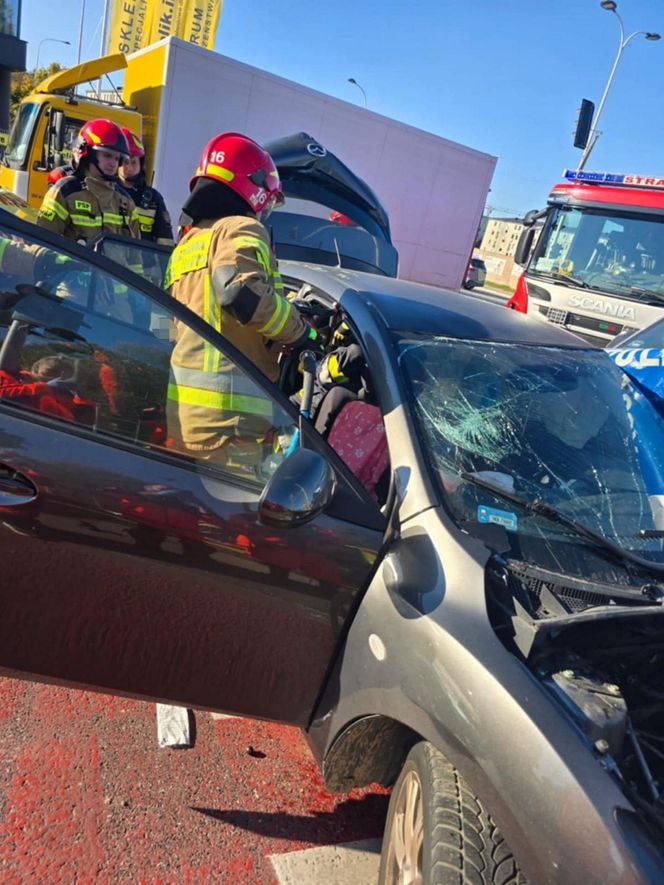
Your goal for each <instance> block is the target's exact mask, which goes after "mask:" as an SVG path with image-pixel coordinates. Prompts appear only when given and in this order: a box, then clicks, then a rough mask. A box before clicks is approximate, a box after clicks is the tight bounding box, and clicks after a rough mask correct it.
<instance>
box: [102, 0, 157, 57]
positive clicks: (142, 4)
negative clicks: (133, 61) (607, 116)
mask: <svg viewBox="0 0 664 885" xmlns="http://www.w3.org/2000/svg"><path fill="white" fill-rule="evenodd" d="M151 5H152V4H151V0H113V2H112V3H111V14H110V24H109V29H108V45H107V50H106V51H107V52H109V53H110V52H125V53H128V52H137V51H138V50H139V49H143V47H144V46H147V45H148V43H150V42H151V40H150V15H151V13H152V10H151V9H150V6H151Z"/></svg>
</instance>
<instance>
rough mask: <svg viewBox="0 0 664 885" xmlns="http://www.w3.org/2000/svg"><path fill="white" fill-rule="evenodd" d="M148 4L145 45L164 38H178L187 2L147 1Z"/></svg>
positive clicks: (183, 0)
mask: <svg viewBox="0 0 664 885" xmlns="http://www.w3.org/2000/svg"><path fill="white" fill-rule="evenodd" d="M148 2H149V3H150V7H151V10H150V33H149V39H148V40H147V43H148V44H149V43H156V42H157V40H163V39H164V37H179V36H180V28H181V22H182V19H183V15H184V6H185V5H186V4H187V0H148ZM146 45H147V44H146Z"/></svg>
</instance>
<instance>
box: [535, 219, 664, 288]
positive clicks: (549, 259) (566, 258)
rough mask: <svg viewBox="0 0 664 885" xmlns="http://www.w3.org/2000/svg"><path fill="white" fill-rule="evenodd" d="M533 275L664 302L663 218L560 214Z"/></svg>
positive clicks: (539, 250)
mask: <svg viewBox="0 0 664 885" xmlns="http://www.w3.org/2000/svg"><path fill="white" fill-rule="evenodd" d="M530 271H531V272H532V273H535V274H541V275H543V276H554V277H556V278H558V279H565V278H566V279H567V280H569V282H571V283H576V284H577V285H580V286H581V287H582V288H585V287H587V288H590V289H597V290H599V291H602V292H608V293H611V294H615V295H621V296H623V297H626V298H630V299H634V300H641V299H643V298H644V296H646V297H647V296H650V297H652V298H661V299H663V300H664V225H663V224H662V218H661V216H660V217H657V216H654V215H645V214H644V215H631V216H627V215H621V214H620V213H619V212H607V211H606V210H600V209H597V210H588V209H577V208H569V207H565V208H557V209H555V210H554V211H553V213H552V215H551V221H550V222H549V227H548V230H547V231H545V233H544V234H543V235H542V237H541V240H540V244H539V247H538V248H537V249H536V251H535V255H534V259H533V261H532V263H531V266H530Z"/></svg>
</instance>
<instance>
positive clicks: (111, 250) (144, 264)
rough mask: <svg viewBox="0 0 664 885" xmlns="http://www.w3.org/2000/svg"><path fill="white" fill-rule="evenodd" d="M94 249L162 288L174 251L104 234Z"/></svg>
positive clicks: (142, 241) (146, 242) (94, 244)
mask: <svg viewBox="0 0 664 885" xmlns="http://www.w3.org/2000/svg"><path fill="white" fill-rule="evenodd" d="M92 248H93V249H94V251H95V252H98V253H99V254H100V255H105V256H106V257H107V258H110V259H111V261H116V262H117V263H118V264H120V265H122V266H123V267H127V268H129V269H130V270H132V271H133V272H134V273H137V274H138V275H139V276H141V277H143V278H144V279H146V280H147V281H148V282H149V283H152V284H153V285H154V286H159V287H160V288H161V287H162V286H163V283H164V276H165V274H166V266H167V265H168V260H169V258H170V256H171V252H172V251H173V248H172V246H164V245H160V244H157V243H152V242H150V241H149V240H132V239H129V238H128V237H118V236H110V235H108V234H102V236H101V237H99V239H97V240H96V241H95V242H94V243H93V244H92Z"/></svg>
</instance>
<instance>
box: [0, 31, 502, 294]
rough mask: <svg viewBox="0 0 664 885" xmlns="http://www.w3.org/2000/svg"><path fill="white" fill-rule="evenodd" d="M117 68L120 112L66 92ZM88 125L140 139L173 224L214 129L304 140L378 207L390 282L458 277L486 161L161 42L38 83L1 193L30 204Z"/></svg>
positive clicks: (442, 281)
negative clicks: (103, 123) (392, 270)
mask: <svg viewBox="0 0 664 885" xmlns="http://www.w3.org/2000/svg"><path fill="white" fill-rule="evenodd" d="M122 68H124V86H123V89H122V101H123V103H121V104H120V103H107V102H103V101H96V100H94V99H91V98H90V97H89V96H85V95H77V93H76V87H77V86H80V85H81V84H84V83H85V84H87V83H89V81H90V79H91V78H93V77H96V76H100V75H101V74H103V73H110V72H111V71H117V70H121V69H122ZM99 116H105V117H109V118H110V119H113V120H115V121H116V122H119V123H121V124H122V125H127V126H129V128H131V129H134V130H136V129H139V130H140V131H141V134H142V137H143V140H144V142H145V145H146V148H147V150H148V154H149V158H150V163H151V168H152V170H153V173H154V178H153V184H154V186H155V187H156V188H158V189H159V190H160V191H161V192H162V193H163V195H164V197H165V199H166V203H167V205H168V207H169V210H170V211H171V214H172V216H173V217H174V219H177V218H178V216H179V211H180V207H181V205H182V203H183V201H184V198H185V196H186V194H187V186H188V180H189V177H190V175H191V174H192V173H193V171H194V169H195V167H196V164H197V161H198V158H199V155H200V152H201V150H202V148H203V146H204V145H205V144H206V142H207V141H208V139H209V138H210V137H211V136H212V135H214V134H215V133H216V132H220V131H236V132H242V133H244V134H246V135H249V136H251V137H252V138H254V139H256V141H258V142H260V143H266V142H270V141H274V140H275V139H279V138H281V137H283V136H287V135H291V134H292V133H298V132H306V133H307V134H309V135H310V136H312V138H313V139H315V140H316V141H317V142H319V143H320V144H322V145H323V146H324V147H325V148H327V149H328V150H329V151H331V152H332V153H333V154H335V155H336V157H338V158H339V159H340V160H341V161H342V162H343V163H345V164H346V165H347V166H348V167H350V169H352V170H353V172H354V173H355V174H356V175H358V176H359V177H360V178H361V179H363V180H364V181H365V182H366V183H367V184H368V185H369V186H370V188H371V189H373V191H374V192H375V193H376V194H377V195H378V197H379V199H380V200H381V201H382V203H383V204H384V206H385V207H386V209H387V212H388V214H389V217H390V223H391V230H392V241H393V243H394V245H395V246H396V248H397V250H398V252H399V276H401V277H404V278H406V279H410V280H417V281H420V282H426V283H432V284H434V285H437V286H445V287H450V288H458V287H459V286H460V285H461V283H462V280H463V278H464V275H465V272H466V268H467V266H468V260H469V257H470V255H471V252H472V248H473V243H474V239H475V235H476V232H477V229H478V226H479V223H480V219H481V216H482V211H483V208H484V204H485V201H486V196H487V193H488V191H489V187H490V184H491V178H492V176H493V170H494V167H495V164H496V158H495V157H493V156H490V155H489V154H486V153H483V152H481V151H476V150H473V149H472V148H469V147H466V146H464V145H461V144H457V143H455V142H452V141H449V140H447V139H444V138H440V137H439V136H437V135H433V134H432V133H430V132H425V131H423V130H421V129H416V128H415V127H413V126H408V125H406V124H405V123H400V122H398V121H397V120H392V119H390V118H389V117H384V116H382V115H380V114H376V113H374V112H372V111H369V110H366V109H365V108H362V107H358V106H357V105H354V104H351V103H349V102H345V101H341V100H340V99H337V98H332V97H331V96H329V95H324V94H323V93H321V92H317V91H316V90H313V89H310V88H309V87H307V86H303V85H301V84H298V83H294V82H292V81H290V80H286V79H284V78H283V77H278V76H275V75H274V74H270V73H268V72H267V71H263V70H260V69H259V68H254V67H251V66H250V65H246V64H243V63H242V62H239V61H236V60H234V59H231V58H227V57H225V56H223V55H219V54H217V53H214V52H209V51H208V50H205V49H202V48H200V47H198V46H194V45H192V44H190V43H186V42H184V41H182V40H179V39H177V38H174V37H170V38H167V39H166V40H162V41H160V42H159V43H155V44H154V45H152V46H149V47H147V48H146V49H144V50H141V51H140V52H137V53H134V54H133V55H130V56H128V57H125V56H123V55H121V54H120V55H118V54H116V55H114V56H105V57H104V58H101V59H96V60H94V61H92V62H86V63H84V64H82V65H78V66H76V67H75V68H69V69H68V70H66V71H60V72H59V73H57V74H54V75H53V76H51V77H49V78H48V79H47V80H45V81H43V82H42V83H41V84H40V85H39V86H38V87H37V89H36V90H35V92H33V93H32V94H31V95H29V96H28V97H27V98H26V99H25V100H24V101H23V103H22V106H21V108H20V110H19V113H18V115H17V117H16V121H15V123H14V126H13V128H12V132H11V134H10V140H9V145H8V148H7V151H6V153H5V158H4V161H3V163H4V165H3V167H2V168H0V185H3V186H5V187H8V188H9V189H10V190H13V191H14V192H15V193H17V194H18V195H19V196H23V197H24V198H25V199H27V200H28V201H29V202H30V203H31V204H32V205H38V204H39V202H40V201H41V198H42V197H43V195H44V193H45V191H46V187H47V183H46V176H47V173H48V170H49V168H52V166H53V165H57V164H58V163H59V162H62V161H63V160H65V159H66V150H65V151H64V152H63V151H62V150H61V148H62V145H63V144H64V145H65V146H66V145H67V144H69V145H71V143H72V142H73V139H74V137H75V135H76V133H77V132H78V130H79V129H80V127H81V125H82V123H83V122H84V121H85V120H86V119H91V118H92V117H99Z"/></svg>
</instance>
